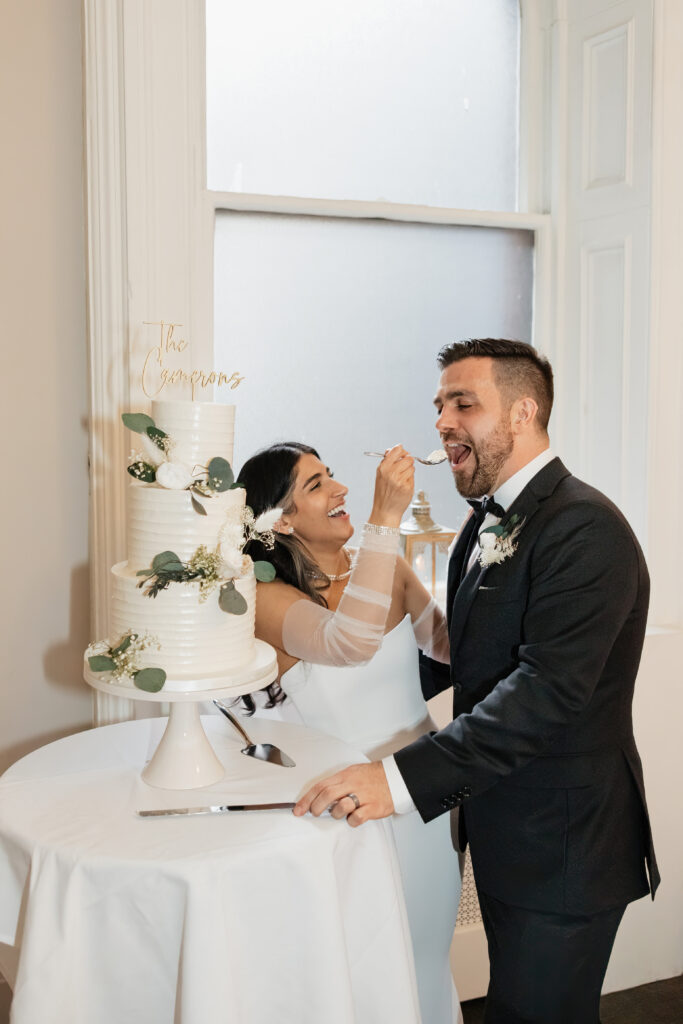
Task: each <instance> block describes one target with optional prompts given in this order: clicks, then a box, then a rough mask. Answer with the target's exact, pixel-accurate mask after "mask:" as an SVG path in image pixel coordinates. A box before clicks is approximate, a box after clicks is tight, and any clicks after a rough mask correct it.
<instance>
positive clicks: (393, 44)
mask: <svg viewBox="0 0 683 1024" xmlns="http://www.w3.org/2000/svg"><path fill="white" fill-rule="evenodd" d="M206 20H207V33H206V35H207V43H206V45H207V139H208V142H207V160H208V187H209V188H210V189H217V190H219V191H234V192H251V193H256V194H266V195H292V196H310V197H319V198H338V199H365V200H390V201H392V202H397V203H418V204H427V205H430V206H448V207H462V208H465V207H467V208H472V209H500V210H514V209H516V193H517V135H518V130H517V129H518V62H519V45H518V40H519V3H518V0H457V2H456V0H420V2H419V3H416V2H415V0H346V2H345V3H343V4H339V3H337V2H334V3H332V2H330V0H287V2H286V3H283V2H282V0H249V3H244V2H243V0H240V2H239V3H238V2H237V0H207V4H206Z"/></svg>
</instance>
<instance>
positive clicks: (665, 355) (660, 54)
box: [647, 0, 683, 629]
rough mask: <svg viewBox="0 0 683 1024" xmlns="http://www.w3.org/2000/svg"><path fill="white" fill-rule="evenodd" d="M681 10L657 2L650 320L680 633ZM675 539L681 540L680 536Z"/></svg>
mask: <svg viewBox="0 0 683 1024" xmlns="http://www.w3.org/2000/svg"><path fill="white" fill-rule="evenodd" d="M681 53H683V4H681V3H680V0H655V5H654V62H653V63H654V83H653V126H652V140H653V156H652V161H653V166H652V232H651V254H652V256H651V273H652V297H651V314H650V380H649V392H650V393H649V408H650V430H649V452H648V477H647V489H648V496H649V501H650V509H651V514H650V519H649V563H650V571H651V576H652V580H653V592H652V604H651V614H650V621H651V622H652V623H656V624H657V625H658V626H663V627H669V628H674V629H682V628H683V602H682V599H681V585H680V577H681V555H680V545H678V544H676V543H674V544H673V545H672V544H671V542H670V537H671V536H672V532H671V530H670V528H669V527H668V525H667V524H668V523H669V522H670V521H671V520H672V518H673V521H674V522H677V519H678V511H677V510H678V509H680V507H681V500H682V499H683V470H682V469H681V452H682V451H683V410H682V408H681V394H683V345H682V344H681V338H682V337H683V305H682V304H681V275H682V274H683V192H682V191H681V182H682V181H683V133H682V132H681V104H682V103H683V65H681V59H680V58H681ZM673 536H676V533H675V528H674V532H673Z"/></svg>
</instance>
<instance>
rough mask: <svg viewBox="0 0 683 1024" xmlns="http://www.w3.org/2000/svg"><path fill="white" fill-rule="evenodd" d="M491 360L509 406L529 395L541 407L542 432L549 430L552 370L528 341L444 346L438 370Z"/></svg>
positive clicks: (471, 341)
mask: <svg viewBox="0 0 683 1024" xmlns="http://www.w3.org/2000/svg"><path fill="white" fill-rule="evenodd" d="M472 358H475V359H476V358H488V359H493V360H495V362H494V372H495V378H496V384H497V385H498V387H499V388H500V390H501V391H503V392H504V393H505V395H506V397H507V398H508V399H509V401H510V402H513V401H514V400H515V399H516V398H522V397H523V396H524V395H530V396H531V397H532V398H533V399H534V400H535V402H536V404H537V405H538V415H537V417H536V418H537V421H538V425H539V427H541V429H542V430H547V429H548V420H549V419H550V413H551V412H552V408H553V393H554V392H553V368H552V366H551V365H550V363H549V362H548V360H547V359H546V358H545V356H541V355H539V354H538V352H537V351H536V349H535V348H533V347H532V346H531V345H528V344H527V343H526V342H525V341H508V340H507V338H468V339H467V340H466V341H453V342H451V344H450V345H444V347H443V348H442V349H441V351H440V352H439V354H438V356H437V357H436V361H437V363H438V364H439V369H441V370H445V369H446V367H447V366H450V365H451V363H457V362H459V361H460V360H461V359H472Z"/></svg>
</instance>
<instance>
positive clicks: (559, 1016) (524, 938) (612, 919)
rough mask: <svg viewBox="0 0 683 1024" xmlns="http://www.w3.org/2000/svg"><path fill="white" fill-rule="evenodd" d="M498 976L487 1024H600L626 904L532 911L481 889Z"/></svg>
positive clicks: (490, 994) (493, 981)
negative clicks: (597, 909) (580, 913)
mask: <svg viewBox="0 0 683 1024" xmlns="http://www.w3.org/2000/svg"><path fill="white" fill-rule="evenodd" d="M479 906H480V907H481V914H482V918H483V921H484V928H485V930H486V938H487V940H488V947H489V961H490V964H491V981H490V983H489V990H488V993H487V996H486V1009H485V1011H484V1022H485V1024H599V1022H600V1010H599V1005H600V991H601V989H602V983H603V980H604V977H605V971H606V970H607V964H608V962H609V958H610V954H611V952H612V946H613V944H614V938H615V936H616V934H617V928H618V927H619V923H620V921H621V919H622V917H623V914H624V911H625V909H626V907H625V906H621V907H617V908H615V909H612V910H607V911H605V912H603V913H600V914H595V915H593V916H590V917H588V916H587V917H576V916H572V915H570V914H546V913H542V912H541V911H536V910H524V909H523V908H521V907H512V906H509V905H508V904H506V903H501V902H500V901H499V900H496V899H493V898H492V897H491V896H487V895H486V894H485V893H482V892H480V893H479Z"/></svg>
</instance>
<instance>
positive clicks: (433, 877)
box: [238, 443, 460, 1024]
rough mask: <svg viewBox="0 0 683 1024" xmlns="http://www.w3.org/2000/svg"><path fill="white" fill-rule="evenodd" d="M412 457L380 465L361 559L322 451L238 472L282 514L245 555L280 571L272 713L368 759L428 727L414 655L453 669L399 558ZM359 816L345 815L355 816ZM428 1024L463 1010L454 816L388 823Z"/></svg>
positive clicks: (261, 629) (264, 505)
mask: <svg viewBox="0 0 683 1024" xmlns="http://www.w3.org/2000/svg"><path fill="white" fill-rule="evenodd" d="M413 478H414V469H413V460H412V458H411V457H410V455H409V454H408V453H407V452H406V451H405V450H404V449H403V448H402V447H401V446H400V445H399V446H396V447H395V448H392V449H390V450H389V451H388V452H387V454H386V455H385V457H384V459H383V460H382V462H381V464H380V466H379V468H378V470H377V478H376V484H375V494H374V500H373V505H372V511H371V514H370V516H369V519H368V522H367V523H366V524H365V526H364V527H363V530H362V535H361V539H360V543H359V545H358V548H357V551H355V552H352V551H350V550H349V549H348V548H347V547H346V546H345V545H346V543H347V541H349V539H350V538H351V535H352V534H353V527H352V525H351V522H350V519H349V515H348V513H347V511H346V509H345V505H344V499H345V497H346V494H347V493H348V488H347V487H345V486H344V485H343V484H340V483H337V482H336V481H335V479H334V477H333V475H332V473H331V472H330V470H329V469H328V468H327V467H326V466H325V465H324V464H323V463H322V462H321V461H320V458H319V457H318V453H317V452H316V451H315V450H314V449H313V448H309V447H308V446H307V445H303V444H298V443H283V444H276V445H273V446H271V447H270V448H267V449H265V450H263V451H261V452H258V453H257V454H256V455H254V456H253V457H252V458H251V459H249V461H248V462H247V463H246V464H245V465H244V467H243V468H242V471H241V473H240V475H239V478H238V482H239V483H241V484H243V485H244V486H245V487H246V490H247V504H248V505H249V506H250V507H251V509H252V510H253V512H254V514H255V515H256V516H258V515H260V514H261V513H262V512H264V511H266V510H267V509H272V508H282V510H283V511H282V516H281V518H280V519H279V521H278V523H277V524H276V525H275V527H274V530H275V531H276V533H275V548H274V550H266V549H265V548H264V547H263V545H261V544H260V542H258V541H252V542H250V544H249V545H248V546H247V548H246V552H247V553H248V554H250V555H251V557H252V558H254V559H266V560H268V561H270V562H272V563H273V564H274V565H275V568H276V570H277V579H276V580H275V581H274V582H272V583H264V584H258V590H257V601H256V635H257V636H258V637H260V638H261V639H262V640H265V641H267V642H268V643H270V644H272V645H273V647H275V648H276V650H277V655H278V663H279V670H280V673H279V686H278V684H273V686H271V687H270V688H269V693H270V697H271V701H270V703H269V705H268V706H271V707H272V706H273V704H274V703H276V702H278V700H282V699H283V693H282V692H280V687H281V691H284V694H286V695H287V698H288V700H287V702H286V703H285V704H284V706H283V711H284V710H285V709H286V708H287V707H288V706H290V707H293V709H294V710H295V712H296V717H295V716H292V714H291V713H290V714H288V715H284V716H283V717H289V718H290V720H298V721H302V722H304V723H305V724H306V725H309V726H311V727H313V728H316V729H320V730H321V731H323V732H327V733H329V734H331V735H334V736H337V737H339V738H340V739H342V740H345V741H346V742H347V743H349V744H350V745H351V746H354V747H356V749H360V750H362V751H363V752H364V753H365V754H366V755H367V756H368V757H370V758H372V759H375V760H376V759H377V758H381V757H385V756H386V755H388V754H391V753H393V751H395V750H397V749H398V748H399V747H402V746H405V745H406V744H407V743H410V742H411V741H412V740H414V739H417V737H418V736H420V735H422V734H423V733H425V732H427V731H429V730H433V729H435V728H436V726H435V725H434V722H433V721H432V719H431V718H430V716H429V712H428V709H427V706H426V704H425V702H424V700H423V697H422V693H421V690H420V682H419V673H418V646H419V647H420V648H421V649H422V650H423V651H425V653H427V654H429V656H430V657H432V658H435V659H437V660H442V661H444V662H447V661H448V657H449V648H448V634H447V629H446V623H445V619H444V616H443V614H442V612H441V611H440V609H439V608H438V606H437V604H436V602H435V601H434V599H433V598H432V597H431V595H430V594H429V593H428V592H427V591H426V590H425V588H424V587H423V586H422V584H421V583H420V582H419V580H418V579H417V577H416V576H415V574H414V573H413V572H412V570H411V569H410V567H409V566H408V564H407V563H406V562H405V561H404V560H403V559H402V558H400V557H398V544H399V531H398V526H399V523H400V521H401V516H402V514H403V513H404V511H405V509H406V508H407V506H408V504H409V502H410V499H411V497H412V494H413ZM351 810H353V806H352V805H351V804H350V806H349V811H351ZM392 827H393V830H394V836H395V839H396V846H397V850H398V857H399V863H400V868H401V875H402V880H403V887H404V892H405V898H406V906H407V909H408V918H409V922H410V929H411V935H412V940H413V950H414V954H415V965H416V972H417V980H418V991H419V997H420V1007H421V1014H422V1020H423V1021H424V1024H454V1022H455V1021H457V1020H458V1019H459V1007H458V1000H457V995H456V993H455V988H454V986H453V982H452V978H451V972H450V966H449V949H450V944H451V939H452V936H453V926H454V923H455V918H456V914H457V909H458V900H459V898H460V874H459V867H458V859H457V856H456V854H455V853H454V851H453V847H452V845H451V839H450V827H449V819H448V815H442V816H440V817H438V818H436V819H435V820H433V821H431V822H430V823H429V824H428V825H425V824H423V822H422V820H421V819H420V817H419V815H418V814H417V812H416V811H412V812H410V813H408V814H403V815H395V816H394V817H393V818H392Z"/></svg>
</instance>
